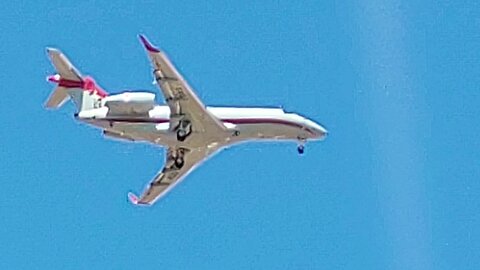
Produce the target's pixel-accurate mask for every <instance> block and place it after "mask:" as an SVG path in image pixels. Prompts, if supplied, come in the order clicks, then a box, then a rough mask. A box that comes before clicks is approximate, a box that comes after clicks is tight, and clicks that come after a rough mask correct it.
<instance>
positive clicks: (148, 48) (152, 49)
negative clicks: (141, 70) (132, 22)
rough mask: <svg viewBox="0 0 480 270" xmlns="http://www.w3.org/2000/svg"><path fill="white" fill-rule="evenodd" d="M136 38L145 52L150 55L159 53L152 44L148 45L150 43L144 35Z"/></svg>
mask: <svg viewBox="0 0 480 270" xmlns="http://www.w3.org/2000/svg"><path fill="white" fill-rule="evenodd" d="M138 37H139V38H140V41H142V44H143V46H144V47H145V49H146V50H147V51H149V52H152V53H159V52H160V50H159V49H158V48H157V47H155V46H153V44H152V43H150V41H148V39H147V37H145V35H142V34H140V35H138Z"/></svg>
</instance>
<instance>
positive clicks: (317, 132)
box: [45, 35, 327, 205]
mask: <svg viewBox="0 0 480 270" xmlns="http://www.w3.org/2000/svg"><path fill="white" fill-rule="evenodd" d="M139 38H140V41H141V43H142V44H143V46H144V47H145V49H146V52H147V54H148V56H149V58H150V61H151V65H152V68H153V76H154V79H155V81H154V82H156V84H157V85H158V86H159V88H160V90H161V92H162V94H163V96H164V99H165V103H166V104H164V105H158V104H156V103H155V94H154V93H150V92H138V91H135V92H134V91H127V92H123V93H120V94H112V95H110V94H108V93H107V92H106V91H105V90H103V89H102V88H101V87H100V86H99V85H98V84H97V83H96V82H95V80H94V79H93V78H92V77H90V76H83V75H82V74H81V73H80V72H79V71H78V70H77V69H76V68H75V67H74V66H73V64H72V63H71V62H70V61H69V60H68V58H67V57H66V56H65V55H64V54H63V53H62V52H61V51H60V50H58V49H54V48H47V54H48V56H49V58H50V60H51V62H52V65H53V66H54V68H55V69H56V71H57V74H56V75H53V76H49V77H47V80H48V81H50V82H52V83H55V84H56V87H55V89H54V90H53V91H52V93H51V95H50V96H49V97H48V99H47V101H46V103H45V107H46V108H50V109H54V108H59V107H61V106H62V105H63V104H64V103H65V102H66V101H67V100H69V99H71V100H72V101H73V102H74V104H75V105H76V108H77V113H75V119H76V120H79V121H81V122H84V123H86V124H89V125H92V126H94V127H97V128H100V129H101V130H102V132H103V135H104V136H105V137H107V138H113V139H119V140H125V141H131V142H146V143H151V144H154V145H160V146H163V147H165V148H166V154H165V163H164V167H163V168H162V169H161V170H160V171H159V172H158V174H157V175H156V176H155V177H154V178H153V180H152V181H151V182H150V184H148V185H147V187H146V188H145V190H144V192H143V194H142V195H141V196H140V197H137V196H136V195H134V194H133V193H128V198H129V200H130V201H131V202H132V203H133V204H135V205H152V204H153V203H154V202H155V201H157V200H158V199H159V198H161V197H163V196H164V195H165V194H167V192H168V191H170V190H171V189H172V188H173V187H175V186H176V185H177V184H178V183H180V182H181V181H182V180H183V179H184V178H185V177H186V176H187V175H188V174H189V173H190V172H191V171H192V170H194V169H195V168H196V167H197V166H199V165H200V164H202V162H204V161H205V160H207V159H208V158H209V157H211V156H212V155H213V154H214V153H217V152H219V151H220V150H221V149H224V148H226V147H228V146H232V145H235V144H239V143H243V142H249V141H295V142H297V143H298V147H297V149H298V153H300V154H303V153H304V145H305V143H306V142H307V141H312V140H323V139H324V138H325V137H326V136H327V130H326V129H325V128H324V127H322V126H321V125H319V124H317V123H315V122H314V121H312V120H310V119H307V118H305V117H303V116H300V115H298V114H296V113H290V112H285V111H284V110H283V109H281V108H260V107H210V106H205V105H204V104H203V103H202V101H201V100H200V99H199V98H198V96H197V95H196V94H195V92H194V91H193V89H192V88H191V87H190V85H189V84H188V83H187V81H185V79H184V78H183V77H182V75H181V74H180V73H179V72H178V70H177V69H176V68H175V66H174V65H173V64H172V62H171V61H170V60H169V58H168V57H167V55H166V54H165V52H163V51H161V50H160V49H158V48H157V47H155V46H154V45H152V44H151V43H150V42H149V41H148V40H147V38H146V37H145V36H144V35H139Z"/></svg>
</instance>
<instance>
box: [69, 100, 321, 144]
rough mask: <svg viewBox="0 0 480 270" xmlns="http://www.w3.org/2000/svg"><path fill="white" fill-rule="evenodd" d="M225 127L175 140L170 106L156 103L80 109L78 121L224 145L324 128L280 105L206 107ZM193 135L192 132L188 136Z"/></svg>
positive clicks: (112, 130)
mask: <svg viewBox="0 0 480 270" xmlns="http://www.w3.org/2000/svg"><path fill="white" fill-rule="evenodd" d="M207 110H208V111H209V112H210V113H211V114H213V115H214V116H215V117H217V118H218V119H219V120H220V121H221V122H222V123H223V124H224V125H225V127H226V129H227V130H228V131H229V132H227V133H225V134H222V135H221V136H218V134H208V131H206V134H205V136H195V138H198V139H196V140H195V139H193V138H192V139H193V140H189V139H187V140H185V142H179V141H178V140H177V139H176V136H175V132H173V131H172V130H171V129H170V119H169V117H170V109H169V107H168V106H166V105H157V106H155V107H154V108H153V109H151V110H150V111H149V113H148V115H144V116H135V117H132V116H117V115H116V116H109V114H108V108H107V107H101V108H97V109H92V110H89V111H82V112H80V113H79V115H77V118H78V119H79V120H81V121H84V122H87V123H89V124H92V125H94V126H97V127H100V128H102V129H104V130H106V132H105V135H106V136H109V137H113V138H117V139H126V140H131V141H148V142H152V143H155V144H160V145H164V146H173V145H176V146H182V145H184V146H188V147H199V146H202V145H203V146H205V145H209V144H215V145H218V146H226V145H230V144H234V143H240V142H244V141H252V140H293V141H298V142H299V143H304V142H306V141H307V140H316V139H323V138H324V137H325V136H326V134H327V131H326V130H325V129H324V128H323V127H322V126H320V125H319V124H317V123H315V122H313V121H312V120H309V119H307V118H305V117H303V116H300V115H298V114H295V113H286V112H284V111H283V109H280V108H241V107H240V108H239V107H207ZM192 137H194V136H192Z"/></svg>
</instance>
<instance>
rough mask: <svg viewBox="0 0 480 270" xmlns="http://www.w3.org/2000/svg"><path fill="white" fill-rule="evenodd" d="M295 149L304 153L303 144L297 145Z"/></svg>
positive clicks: (301, 153)
mask: <svg viewBox="0 0 480 270" xmlns="http://www.w3.org/2000/svg"><path fill="white" fill-rule="evenodd" d="M297 151H298V153H299V154H300V155H303V153H305V146H304V145H303V144H301V145H299V146H298V147H297Z"/></svg>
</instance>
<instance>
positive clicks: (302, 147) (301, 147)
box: [297, 137, 307, 155]
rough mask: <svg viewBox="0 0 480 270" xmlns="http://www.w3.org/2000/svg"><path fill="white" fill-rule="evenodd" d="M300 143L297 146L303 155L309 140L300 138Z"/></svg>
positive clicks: (299, 152)
mask: <svg viewBox="0 0 480 270" xmlns="http://www.w3.org/2000/svg"><path fill="white" fill-rule="evenodd" d="M298 141H299V144H298V146H297V151H298V154H300V155H303V153H305V143H306V142H307V140H306V139H304V138H300V137H299V138H298Z"/></svg>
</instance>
